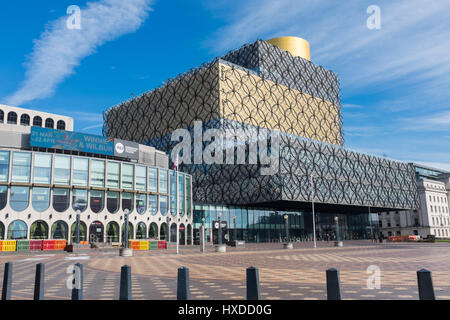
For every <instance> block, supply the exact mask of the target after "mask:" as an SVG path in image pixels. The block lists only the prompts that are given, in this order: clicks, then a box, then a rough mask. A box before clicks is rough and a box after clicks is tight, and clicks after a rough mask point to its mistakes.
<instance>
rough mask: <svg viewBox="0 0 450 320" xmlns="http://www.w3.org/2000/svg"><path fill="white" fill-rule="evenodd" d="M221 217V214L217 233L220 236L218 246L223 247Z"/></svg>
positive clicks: (218, 218)
mask: <svg viewBox="0 0 450 320" xmlns="http://www.w3.org/2000/svg"><path fill="white" fill-rule="evenodd" d="M220 216H221V214H220V212H219V213H218V214H217V220H218V221H219V230H218V232H217V234H218V240H217V241H218V244H219V245H221V244H222V227H221V224H220Z"/></svg>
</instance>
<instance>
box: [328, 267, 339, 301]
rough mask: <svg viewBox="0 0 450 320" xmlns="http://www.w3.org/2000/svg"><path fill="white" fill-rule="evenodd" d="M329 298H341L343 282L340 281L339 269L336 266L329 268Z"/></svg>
mask: <svg viewBox="0 0 450 320" xmlns="http://www.w3.org/2000/svg"><path fill="white" fill-rule="evenodd" d="M327 299H328V300H341V284H340V282H339V271H338V270H336V269H334V268H331V269H328V270H327Z"/></svg>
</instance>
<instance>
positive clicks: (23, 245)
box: [16, 240, 30, 251]
mask: <svg viewBox="0 0 450 320" xmlns="http://www.w3.org/2000/svg"><path fill="white" fill-rule="evenodd" d="M16 250H17V251H29V250H30V240H17V245H16Z"/></svg>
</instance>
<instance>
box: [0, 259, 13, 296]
mask: <svg viewBox="0 0 450 320" xmlns="http://www.w3.org/2000/svg"><path fill="white" fill-rule="evenodd" d="M11 286H12V262H7V263H5V271H4V273H3V287H2V300H10V299H11Z"/></svg>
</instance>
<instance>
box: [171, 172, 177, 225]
mask: <svg viewBox="0 0 450 320" xmlns="http://www.w3.org/2000/svg"><path fill="white" fill-rule="evenodd" d="M170 213H171V214H172V215H173V216H175V215H176V214H177V173H176V171H171V172H170Z"/></svg>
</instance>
